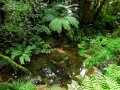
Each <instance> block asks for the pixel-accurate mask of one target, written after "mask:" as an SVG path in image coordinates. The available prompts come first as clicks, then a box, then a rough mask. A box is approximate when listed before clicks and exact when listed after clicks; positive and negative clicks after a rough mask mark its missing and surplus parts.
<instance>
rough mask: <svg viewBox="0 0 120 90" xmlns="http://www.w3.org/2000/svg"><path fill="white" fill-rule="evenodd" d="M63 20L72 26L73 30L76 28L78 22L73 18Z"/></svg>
mask: <svg viewBox="0 0 120 90" xmlns="http://www.w3.org/2000/svg"><path fill="white" fill-rule="evenodd" d="M65 19H66V20H67V21H68V22H69V23H70V24H72V25H73V26H74V27H75V28H78V25H79V22H78V21H77V19H76V18H74V17H65Z"/></svg>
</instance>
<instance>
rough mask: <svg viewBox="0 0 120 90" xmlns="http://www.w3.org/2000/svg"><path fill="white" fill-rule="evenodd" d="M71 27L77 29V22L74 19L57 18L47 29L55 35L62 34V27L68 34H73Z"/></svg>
mask: <svg viewBox="0 0 120 90" xmlns="http://www.w3.org/2000/svg"><path fill="white" fill-rule="evenodd" d="M71 25H73V26H74V27H75V28H78V21H77V20H76V18H74V17H63V18H57V19H54V20H53V21H51V23H50V25H49V27H50V29H51V30H52V31H56V32H57V33H59V34H60V33H61V32H62V27H63V28H64V29H65V30H66V31H67V32H68V33H72V34H73V30H72V28H71Z"/></svg>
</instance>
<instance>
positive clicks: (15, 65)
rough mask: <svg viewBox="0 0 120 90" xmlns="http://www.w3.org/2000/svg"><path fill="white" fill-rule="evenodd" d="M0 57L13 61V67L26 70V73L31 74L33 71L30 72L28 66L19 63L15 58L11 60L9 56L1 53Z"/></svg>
mask: <svg viewBox="0 0 120 90" xmlns="http://www.w3.org/2000/svg"><path fill="white" fill-rule="evenodd" d="M0 57H2V58H3V59H4V60H6V61H7V62H9V63H11V64H12V66H13V67H16V68H18V69H20V70H22V71H24V72H25V73H27V74H29V75H31V72H30V71H29V70H28V69H27V68H25V67H23V66H21V65H19V64H17V63H16V62H14V61H13V60H11V59H10V58H9V57H8V56H5V55H3V54H1V53H0Z"/></svg>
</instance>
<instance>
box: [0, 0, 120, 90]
mask: <svg viewBox="0 0 120 90" xmlns="http://www.w3.org/2000/svg"><path fill="white" fill-rule="evenodd" d="M71 47H72V48H73V47H75V48H77V49H78V54H79V56H80V57H82V59H83V61H82V62H83V63H85V65H83V66H84V68H86V69H88V68H90V67H95V68H94V69H95V70H94V73H93V74H91V75H89V76H85V77H84V78H81V77H79V79H80V80H79V79H78V81H79V82H77V81H75V80H74V81H73V82H72V84H68V89H70V90H98V88H99V90H119V88H120V70H119V68H120V66H119V64H120V55H119V54H120V0H0V72H3V71H4V70H5V69H6V68H7V69H8V68H9V67H10V68H12V69H14V70H15V71H16V70H17V71H18V72H19V73H20V75H21V76H22V75H23V73H21V72H20V71H24V73H26V74H27V75H31V74H32V73H31V72H30V71H29V70H28V69H27V67H28V66H29V65H30V64H32V63H30V62H31V61H32V60H33V58H35V57H37V56H39V57H41V56H42V57H43V59H42V60H43V61H44V55H47V56H49V54H53V53H52V52H53V51H55V50H58V52H59V53H61V54H64V53H65V52H64V51H62V50H61V49H60V50H59V48H62V49H64V48H65V49H67V50H69V49H70V48H71ZM56 48H57V49H56ZM72 53H75V52H74V51H72ZM56 54H57V53H56ZM78 54H77V55H76V54H75V55H76V56H78ZM79 56H78V57H79ZM63 57H64V59H63V58H62V59H61V58H60V60H58V61H54V60H51V59H50V61H49V62H48V63H50V64H51V67H52V65H53V66H55V67H56V68H60V70H61V72H62V73H63V71H62V70H64V71H65V70H66V71H65V75H63V76H66V78H69V79H74V72H73V73H72V74H73V75H70V74H71V73H70V72H72V71H67V69H68V67H70V65H69V64H71V62H70V60H71V59H70V56H69V55H65V56H63ZM46 58H47V59H48V60H49V58H48V57H46ZM57 58H59V57H57ZM73 58H74V56H73ZM76 61H77V60H76ZM34 62H35V61H34ZM111 63H115V64H111ZM50 64H48V65H50ZM11 66H12V67H11ZM45 66H46V65H45ZM73 66H75V65H73ZM38 67H40V70H42V69H43V67H44V65H43V67H42V66H38ZM76 67H77V66H76ZM31 68H32V67H31ZM19 70H20V71H19ZM48 70H49V69H48ZM50 70H51V69H50ZM103 71H105V72H103ZM56 72H57V71H56ZM47 73H48V72H47ZM57 73H60V72H57ZM79 73H80V72H79ZM67 75H68V77H67ZM43 77H45V76H43ZM0 79H1V76H0ZM50 79H51V78H50ZM46 81H47V80H46ZM24 84H25V85H24ZM59 84H60V83H59ZM1 85H2V84H0V89H1V88H4V87H5V86H6V87H9V88H13V89H16V90H27V89H28V88H30V89H29V90H34V85H32V83H31V81H30V82H26V83H18V84H14V83H12V84H9V83H5V84H4V87H1ZM25 86H28V87H25Z"/></svg>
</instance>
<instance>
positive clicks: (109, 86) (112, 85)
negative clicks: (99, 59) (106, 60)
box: [68, 64, 120, 90]
mask: <svg viewBox="0 0 120 90" xmlns="http://www.w3.org/2000/svg"><path fill="white" fill-rule="evenodd" d="M119 68H120V66H117V65H115V64H110V65H109V66H108V67H107V68H106V69H105V70H106V71H105V73H104V74H102V73H101V72H100V71H99V70H97V69H95V72H94V73H93V74H91V75H90V76H85V78H84V79H83V80H81V78H80V76H77V78H78V79H79V80H80V81H81V84H80V85H79V84H78V83H77V82H76V81H72V84H69V85H68V87H69V90H73V89H74V90H98V89H99V90H119V89H120V83H119V82H120V77H119V76H118V75H119V72H120V69H119Z"/></svg>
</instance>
